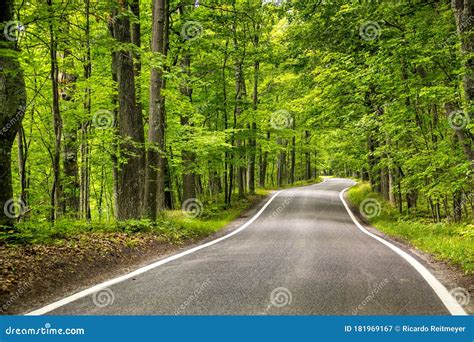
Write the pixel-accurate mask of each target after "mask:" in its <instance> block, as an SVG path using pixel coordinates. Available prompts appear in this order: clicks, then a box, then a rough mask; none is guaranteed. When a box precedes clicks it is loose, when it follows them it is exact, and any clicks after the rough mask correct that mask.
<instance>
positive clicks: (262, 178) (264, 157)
mask: <svg viewBox="0 0 474 342" xmlns="http://www.w3.org/2000/svg"><path fill="white" fill-rule="evenodd" d="M269 140H270V131H267V141H269ZM259 163H260V174H259V185H260V187H262V188H264V187H265V185H266V178H267V165H268V151H262V149H260V160H259Z"/></svg>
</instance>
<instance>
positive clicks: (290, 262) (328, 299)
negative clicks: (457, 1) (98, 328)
mask: <svg viewBox="0 0 474 342" xmlns="http://www.w3.org/2000/svg"><path fill="white" fill-rule="evenodd" d="M352 184H353V183H352V181H350V180H344V179H328V180H327V181H325V182H323V183H320V184H316V185H312V186H305V187H300V188H294V189H288V190H284V191H282V192H280V194H279V195H278V196H276V197H275V198H274V199H273V201H272V202H271V203H270V204H269V205H268V207H267V208H266V209H265V210H264V211H263V212H262V214H261V215H260V216H259V217H258V218H257V219H256V220H255V221H254V222H253V223H251V224H250V225H249V226H248V227H247V228H246V229H244V230H242V231H240V232H239V233H237V234H236V235H234V236H232V237H230V238H228V239H225V240H223V241H220V242H218V243H216V244H214V245H212V246H208V247H206V248H204V249H201V250H199V251H197V252H195V253H192V254H189V255H186V256H184V257H181V258H179V259H176V260H173V261H171V262H168V263H166V264H164V265H161V266H159V267H156V268H154V269H151V270H149V271H147V272H145V273H143V274H140V275H138V276H136V277H134V278H132V279H128V280H125V281H123V282H120V283H118V284H115V285H112V286H110V287H109V288H108V290H106V291H107V292H104V291H102V292H99V293H96V294H95V295H94V296H93V295H88V296H86V297H83V298H79V299H77V300H75V301H73V302H71V303H68V304H66V305H64V306H61V307H59V308H57V309H55V310H53V311H51V312H49V313H48V314H53V315H72V314H74V315H83V314H87V315H163V314H164V315H176V314H177V315H198V314H199V315H211V314H212V315H214V314H218V315H221V314H222V315H230V314H232V315H355V314H356V315H414V314H416V315H425V314H430V315H433V314H434V315H449V314H450V312H449V311H448V310H447V309H446V307H445V306H444V305H443V303H442V301H441V300H440V298H439V297H438V296H437V295H436V293H435V292H434V291H433V289H432V288H431V287H430V286H429V285H428V283H427V282H426V281H425V280H424V278H423V277H422V276H421V275H420V274H419V273H418V272H417V271H416V270H415V269H414V268H413V267H412V266H411V265H410V264H409V263H408V262H407V261H405V259H403V258H402V257H400V256H399V255H398V254H396V253H395V252H394V251H392V250H391V249H390V248H388V247H387V246H385V245H384V244H382V243H380V242H379V241H377V240H375V239H373V238H372V237H370V236H368V235H366V234H364V233H363V232H362V231H361V230H360V229H358V228H357V227H356V225H355V224H354V222H353V221H352V219H351V218H350V216H349V215H348V213H347V211H346V209H345V208H344V206H343V203H342V202H341V200H340V198H339V193H340V191H341V190H342V189H344V188H346V187H348V186H351V185H352ZM112 297H113V303H111V298H112ZM94 301H95V303H96V304H98V305H96V304H94ZM106 304H107V305H106ZM103 305H106V306H103ZM102 306H103V307H102Z"/></svg>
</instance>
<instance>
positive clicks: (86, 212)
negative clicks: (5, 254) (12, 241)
mask: <svg viewBox="0 0 474 342" xmlns="http://www.w3.org/2000/svg"><path fill="white" fill-rule="evenodd" d="M89 13H90V0H86V1H85V15H86V27H85V36H86V46H85V51H86V56H85V60H84V62H83V69H84V79H85V80H86V84H87V85H86V89H85V90H84V104H83V108H84V112H85V116H86V117H87V118H88V117H90V114H91V89H90V86H89V84H88V82H89V79H90V77H91V75H92V62H91V48H90V15H89ZM113 69H114V68H113ZM115 72H116V68H115V70H114V71H113V72H112V73H113V75H115V76H113V78H114V77H115V79H114V81H116V73H115ZM115 119H116V118H114V120H115ZM90 130H91V124H90V120H83V121H82V122H81V177H80V184H81V191H80V212H81V216H82V217H83V218H85V219H86V220H88V221H90V219H91V207H90V166H89V154H90V145H89V133H90ZM114 166H115V165H114ZM114 170H115V168H114Z"/></svg>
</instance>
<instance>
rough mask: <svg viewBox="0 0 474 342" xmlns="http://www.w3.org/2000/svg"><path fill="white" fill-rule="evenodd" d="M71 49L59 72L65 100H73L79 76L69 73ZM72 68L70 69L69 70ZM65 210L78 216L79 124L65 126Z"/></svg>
mask: <svg viewBox="0 0 474 342" xmlns="http://www.w3.org/2000/svg"><path fill="white" fill-rule="evenodd" d="M70 54H71V52H70V51H69V50H67V49H66V50H65V51H64V52H63V55H62V63H61V64H62V68H61V71H60V72H59V84H60V89H59V91H60V95H61V96H60V98H61V99H62V100H63V101H68V102H69V101H73V99H74V91H75V83H76V79H77V76H76V75H74V74H72V73H69V72H70V70H74V64H73V63H69V62H68V56H69V55H70ZM69 69H70V70H69ZM63 145H64V146H63V169H64V180H63V205H64V207H63V211H64V213H65V214H66V215H68V216H71V217H77V215H78V213H79V194H80V187H79V179H78V176H79V166H78V160H77V159H78V146H77V126H76V125H73V126H72V127H65V129H64V144H63Z"/></svg>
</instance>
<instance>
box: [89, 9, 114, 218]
mask: <svg viewBox="0 0 474 342" xmlns="http://www.w3.org/2000/svg"><path fill="white" fill-rule="evenodd" d="M109 33H110V35H111V36H112V37H114V38H115V32H114V13H112V15H111V16H110V19H109ZM111 60H112V63H111V71H112V81H113V82H114V85H115V87H116V86H117V82H118V79H117V60H118V52H117V51H112V53H111ZM114 90H115V92H114V93H113V95H112V99H111V102H112V108H113V119H114V124H113V128H114V132H115V133H117V132H118V129H117V128H118V110H117V103H118V96H117V89H114ZM86 127H87V126H86ZM86 127H85V128H86ZM83 132H87V130H86V129H83ZM83 135H84V133H83ZM83 141H84V138H83ZM119 153H120V152H119V145H118V143H117V142H115V141H114V142H113V144H112V153H111V159H112V177H113V181H114V182H113V196H112V197H113V203H112V204H113V210H112V211H113V215H114V216H115V218H117V213H118V192H119V163H118V156H119ZM82 155H83V156H84V155H85V154H84V153H82ZM82 184H84V182H82ZM81 198H83V196H82V195H81Z"/></svg>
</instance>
